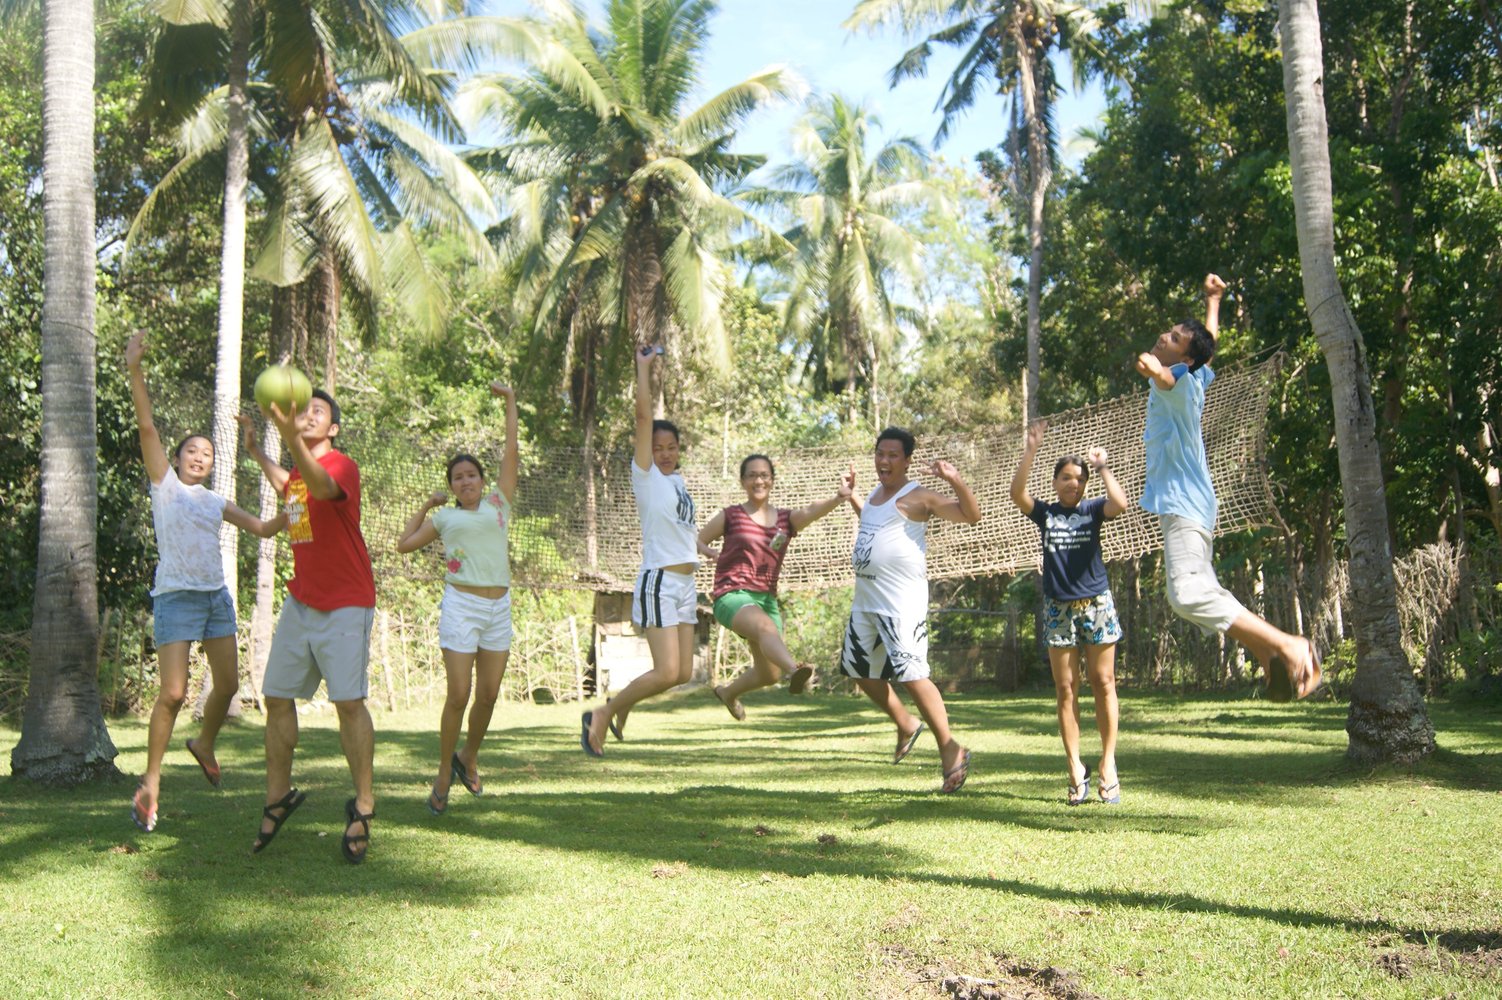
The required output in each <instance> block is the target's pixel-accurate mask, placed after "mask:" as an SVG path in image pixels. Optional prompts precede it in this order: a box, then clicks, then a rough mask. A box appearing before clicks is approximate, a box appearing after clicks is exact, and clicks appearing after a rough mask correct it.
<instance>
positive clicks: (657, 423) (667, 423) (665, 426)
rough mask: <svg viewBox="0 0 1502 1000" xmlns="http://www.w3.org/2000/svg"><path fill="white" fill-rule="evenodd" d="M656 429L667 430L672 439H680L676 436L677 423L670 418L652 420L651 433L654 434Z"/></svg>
mask: <svg viewBox="0 0 1502 1000" xmlns="http://www.w3.org/2000/svg"><path fill="white" fill-rule="evenodd" d="M658 431H667V432H668V433H669V434H671V435H673V440H674V441H679V440H680V439H679V437H678V425H677V424H675V423H673V422H672V421H671V420H654V421H652V433H653V434H656V433H657V432H658Z"/></svg>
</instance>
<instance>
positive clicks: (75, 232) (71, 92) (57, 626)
mask: <svg viewBox="0 0 1502 1000" xmlns="http://www.w3.org/2000/svg"><path fill="white" fill-rule="evenodd" d="M42 15H43V62H44V66H43V78H42V93H43V97H42V137H43V138H42V216H43V222H44V225H45V226H46V245H45V257H44V262H43V277H42V282H43V284H42V288H43V291H42V454H41V496H40V501H41V525H40V528H41V530H40V541H39V543H38V545H37V579H36V597H35V599H34V600H33V602H32V613H31V684H30V687H29V689H28V691H27V695H26V707H25V711H24V714H23V715H22V718H21V739H20V742H18V743H17V744H16V746H15V748H14V749H13V750H12V751H11V755H10V766H11V773H12V774H14V775H16V776H17V777H22V778H27V779H29V780H32V781H39V782H43V783H46V784H53V785H66V784H76V783H78V782H81V781H88V780H92V779H95V778H101V777H107V776H112V775H115V774H117V773H118V772H117V771H116V769H115V764H114V760H115V745H114V743H113V742H112V741H111V740H110V735H109V730H108V729H107V728H105V725H104V716H103V714H102V713H101V712H100V708H99V683H98V669H99V658H98V655H99V654H98V648H97V647H98V634H99V599H98V590H97V587H98V578H99V573H98V564H97V561H96V560H97V550H96V545H95V540H96V533H97V525H98V451H97V445H96V423H95V413H94V349H95V347H94V268H95V259H94V7H93V4H92V3H91V2H90V0H46V2H45V3H44V4H43V9H42Z"/></svg>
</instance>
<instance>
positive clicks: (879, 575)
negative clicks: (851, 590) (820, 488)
mask: <svg viewBox="0 0 1502 1000" xmlns="http://www.w3.org/2000/svg"><path fill="white" fill-rule="evenodd" d="M917 488H918V483H917V481H912V482H909V483H908V484H907V485H905V486H903V487H902V489H900V490H898V491H897V492H896V493H895V494H894V495H893V496H892V497H891V498H890V499H888V500H887V501H886V502H885V503H882V504H873V503H872V502H871V499H872V498H873V497H875V496H876V494H877V493H878V492H880V490H881V487H877V488H876V489H875V490H872V491H871V496H870V497H867V498H866V504H865V506H864V507H863V508H862V509H861V521H860V530H859V532H858V533H857V535H856V538H855V550H854V551H853V552H852V553H851V557H850V564H851V568H852V569H854V570H855V597H854V599H853V600H852V601H851V610H853V611H875V612H880V613H882V614H902V613H906V614H921V613H923V612H924V611H926V610H927V608H928V558H927V552H928V523H927V522H926V521H911V520H908V518H907V517H905V516H903V514H902V512H901V511H900V510H899V509H898V507H897V501H898V500H899V499H901V498H902V497H904V496H906V495H907V494H909V493H911V492H912V491H913V490H915V489H917Z"/></svg>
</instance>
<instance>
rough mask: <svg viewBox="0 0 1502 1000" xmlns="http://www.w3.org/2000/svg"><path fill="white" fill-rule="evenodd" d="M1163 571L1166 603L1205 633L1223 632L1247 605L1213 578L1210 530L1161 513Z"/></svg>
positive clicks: (1182, 518) (1159, 519)
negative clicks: (1166, 592) (1166, 586)
mask: <svg viewBox="0 0 1502 1000" xmlns="http://www.w3.org/2000/svg"><path fill="white" fill-rule="evenodd" d="M1158 525H1159V527H1161V528H1162V529H1163V575H1164V577H1166V578H1167V580H1168V606H1169V607H1171V608H1173V610H1174V613H1175V614H1177V615H1178V616H1179V617H1180V618H1183V619H1184V620H1185V621H1189V622H1193V623H1194V624H1195V625H1198V626H1199V627H1200V630H1201V631H1203V632H1204V633H1205V634H1206V635H1214V634H1215V633H1216V632H1224V631H1225V630H1226V629H1228V628H1230V627H1231V624H1232V623H1233V622H1235V621H1236V619H1237V618H1238V617H1240V616H1241V614H1242V613H1243V612H1245V611H1246V608H1244V607H1242V606H1241V602H1240V601H1238V600H1236V598H1235V597H1234V596H1232V594H1231V592H1230V591H1229V590H1227V589H1226V588H1224V587H1222V586H1221V585H1220V581H1219V580H1217V579H1216V578H1215V563H1214V562H1213V561H1212V559H1211V548H1210V532H1208V531H1206V530H1205V529H1204V528H1203V527H1201V526H1200V525H1199V524H1197V523H1195V522H1194V521H1191V520H1189V518H1187V517H1179V516H1178V515H1177V514H1162V515H1160V516H1159V517H1158Z"/></svg>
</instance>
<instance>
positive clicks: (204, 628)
mask: <svg viewBox="0 0 1502 1000" xmlns="http://www.w3.org/2000/svg"><path fill="white" fill-rule="evenodd" d="M151 619H152V620H151V630H152V635H153V637H154V638H155V640H156V644H157V645H158V646H165V645H167V644H169V643H173V642H202V641H203V640H204V639H222V638H224V637H225V636H227V635H234V634H235V602H234V600H232V599H231V598H230V596H229V588H228V587H220V588H219V589H218V590H164V591H162V592H161V593H160V594H157V595H156V596H155V597H153V598H152V599H151Z"/></svg>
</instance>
